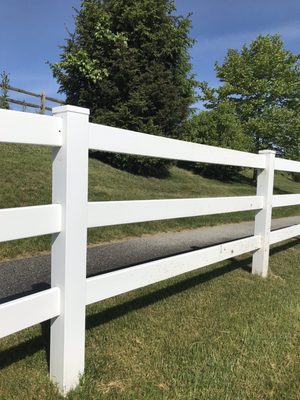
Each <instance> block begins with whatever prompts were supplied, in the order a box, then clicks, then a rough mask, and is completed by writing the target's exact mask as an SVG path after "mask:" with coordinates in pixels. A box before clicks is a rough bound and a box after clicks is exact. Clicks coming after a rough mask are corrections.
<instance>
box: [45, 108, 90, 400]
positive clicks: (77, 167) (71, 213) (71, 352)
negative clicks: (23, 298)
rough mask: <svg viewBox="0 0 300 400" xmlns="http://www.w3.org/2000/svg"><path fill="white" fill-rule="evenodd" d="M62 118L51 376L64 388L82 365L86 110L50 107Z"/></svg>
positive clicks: (55, 193) (56, 165)
mask: <svg viewBox="0 0 300 400" xmlns="http://www.w3.org/2000/svg"><path fill="white" fill-rule="evenodd" d="M53 114H54V115H55V116H56V117H61V118H62V120H63V129H62V136H63V145H62V147H61V148H59V149H58V148H56V149H54V153H53V161H52V168H53V169H52V172H53V177H52V179H53V184H52V185H53V186H52V187H53V189H52V201H53V203H59V204H61V205H62V231H61V232H60V233H59V234H56V235H53V241H52V260H51V264H52V265H51V268H52V271H51V285H52V287H58V288H59V289H60V293H61V296H60V303H61V309H60V315H59V316H58V317H57V318H54V319H53V320H52V321H51V340H50V376H51V379H52V380H53V381H54V382H55V383H57V384H58V386H59V389H60V391H61V392H62V393H66V392H67V391H69V390H70V389H72V388H73V387H75V386H76V384H78V382H79V377H80V375H81V374H82V373H83V371H84V350H85V307H86V245H87V201H88V198H87V185H88V133H89V110H88V109H85V108H80V107H74V106H62V107H56V108H54V109H53Z"/></svg>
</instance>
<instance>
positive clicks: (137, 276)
mask: <svg viewBox="0 0 300 400" xmlns="http://www.w3.org/2000/svg"><path fill="white" fill-rule="evenodd" d="M260 246H261V239H260V237H259V236H253V237H250V238H246V239H241V240H236V241H233V242H228V243H224V244H220V245H217V246H212V247H209V248H207V249H201V250H196V251H191V252H189V253H186V254H180V255H178V256H172V257H168V258H165V259H162V260H157V261H151V262H149V263H145V264H141V265H137V266H135V267H129V268H126V269H122V270H119V271H114V272H108V273H106V274H103V275H100V276H95V277H92V278H88V279H87V304H91V303H95V302H96V301H99V300H104V299H107V298H109V297H113V296H116V295H118V294H122V293H126V292H129V291H130V290H134V289H137V288H141V287H144V286H147V285H150V284H153V283H156V282H160V281H162V280H165V279H168V278H172V277H174V276H177V275H181V274H183V273H186V272H190V271H193V270H195V269H199V268H202V267H205V266H207V265H211V264H214V263H216V262H220V261H224V260H227V259H228V258H231V257H236V256H239V255H241V254H244V253H248V252H251V251H253V250H257V249H259V248H260Z"/></svg>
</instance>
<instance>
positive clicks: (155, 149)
mask: <svg viewBox="0 0 300 400" xmlns="http://www.w3.org/2000/svg"><path fill="white" fill-rule="evenodd" d="M88 114H89V110H87V109H83V108H79V107H73V106H63V107H57V108H56V109H54V115H53V116H43V115H37V114H28V113H23V112H16V111H7V110H0V142H3V143H20V144H34V145H46V146H51V147H53V148H54V150H53V159H52V172H53V174H52V204H48V205H38V206H31V207H20V208H8V209H2V210H0V242H1V241H8V240H16V239H21V238H26V237H31V236H39V235H45V234H53V240H52V250H51V264H52V265H51V289H47V290H44V291H41V292H39V293H37V294H33V295H30V296H25V297H21V298H19V299H17V300H13V301H9V302H7V303H4V304H2V305H0V321H1V322H0V337H4V336H7V335H9V334H12V333H14V332H18V331H20V330H22V329H25V328H27V327H29V326H32V325H35V324H37V323H40V322H43V321H46V320H48V319H51V320H52V322H51V343H50V376H51V379H52V380H53V381H54V382H56V383H57V384H58V386H59V388H60V390H61V392H62V393H66V392H68V391H69V390H70V389H72V388H73V387H74V386H76V384H77V383H78V381H79V376H80V374H82V373H83V371H84V343H85V333H84V329H85V307H86V305H88V304H92V303H94V302H97V301H101V300H104V299H107V298H110V297H112V296H116V295H119V294H122V293H126V292H128V291H130V290H134V289H138V288H141V287H144V286H146V285H150V284H153V283H156V282H159V281H162V280H164V279H168V278H171V277H174V276H178V275H180V274H183V273H187V272H190V271H193V270H197V269H199V268H203V267H205V266H207V265H211V264H213V263H217V262H220V261H224V260H227V259H230V258H232V257H236V256H239V255H241V254H245V253H253V261H252V272H253V273H256V274H258V275H260V276H263V277H265V276H267V272H268V263H269V247H270V245H272V244H275V243H278V242H280V241H283V240H287V239H291V238H293V237H296V236H298V235H300V224H299V225H294V226H290V227H287V228H282V229H278V230H276V231H271V215H272V208H275V207H286V206H293V205H298V204H300V194H284V195H273V187H274V171H276V170H281V171H290V172H300V162H296V161H291V160H284V159H279V158H276V157H275V153H274V152H272V151H263V152H260V154H252V153H246V152H241V151H236V150H230V149H223V148H218V147H214V146H207V145H202V144H197V143H189V142H184V141H181V140H175V139H169V138H165V137H159V136H153V135H149V134H143V133H138V132H133V131H127V130H124V129H118V128H112V127H107V126H103V125H96V124H92V123H89V121H88ZM89 149H92V150H98V151H108V152H114V153H126V154H133V155H140V156H149V157H159V158H166V159H174V160H185V161H192V162H202V163H212V164H221V165H232V166H241V167H249V168H256V169H257V170H258V179H257V193H256V195H255V196H235V197H215V198H191V199H156V200H126V201H96V202H88V191H87V190H88V150H89ZM251 210H253V211H255V212H256V215H255V228H254V233H253V235H252V236H250V237H247V238H245V239H240V240H234V241H230V242H227V243H221V244H218V245H214V246H211V247H208V248H203V249H200V250H193V251H190V252H187V253H184V254H179V255H175V256H171V257H167V258H163V259H159V260H155V261H150V262H146V263H143V264H140V265H135V266H132V267H128V268H125V269H120V270H117V271H113V272H108V273H103V274H101V275H98V276H94V277H90V278H88V279H86V245H87V239H86V237H87V229H88V228H93V227H104V226H110V225H117V224H130V223H137V222H147V221H155V220H164V219H172V218H186V217H196V216H203V215H211V214H221V213H229V212H240V211H251Z"/></svg>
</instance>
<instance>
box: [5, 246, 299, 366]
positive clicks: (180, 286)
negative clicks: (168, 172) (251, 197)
mask: <svg viewBox="0 0 300 400" xmlns="http://www.w3.org/2000/svg"><path fill="white" fill-rule="evenodd" d="M298 244H300V239H295V240H293V241H290V242H288V243H285V244H283V245H279V246H276V247H275V248H273V249H272V250H271V252H270V253H271V255H273V254H276V253H278V252H281V251H284V250H287V249H289V248H290V247H292V246H295V245H298ZM251 259H252V257H251V256H250V257H247V258H245V259H243V260H239V261H238V260H236V259H231V260H230V261H229V263H228V264H227V265H225V266H224V267H218V268H214V269H213V270H210V271H207V272H204V273H203V272H201V273H200V274H199V275H198V276H193V277H191V278H187V279H184V280H182V281H180V282H177V283H175V284H172V285H169V286H168V287H165V288H162V289H158V290H154V291H153V292H151V293H148V294H146V295H142V296H139V297H137V298H135V299H133V300H129V301H126V302H124V303H122V304H119V305H117V306H113V307H110V308H108V309H106V310H104V311H101V312H99V313H97V314H93V315H89V316H88V317H87V320H86V328H87V329H93V328H94V327H96V326H99V325H101V324H105V323H109V322H110V321H113V320H114V319H117V318H120V317H122V316H123V315H126V314H128V313H130V312H132V311H135V310H139V309H141V308H145V307H147V306H150V305H153V304H155V303H157V302H159V301H161V300H162V299H166V298H169V297H171V296H174V295H176V294H178V293H181V292H184V291H186V290H189V289H191V288H193V287H195V286H197V285H199V284H202V283H205V282H208V281H210V280H212V279H215V278H218V277H219V276H222V275H225V274H227V273H230V272H233V271H235V270H237V269H239V268H240V269H243V270H245V271H247V272H249V273H250V272H251ZM41 329H42V334H41V335H40V336H37V337H34V338H33V339H30V340H27V341H26V342H23V343H20V344H18V345H16V346H13V347H11V348H9V349H7V350H4V351H2V352H0V370H1V369H4V368H6V367H8V366H9V365H11V364H13V363H15V362H17V361H20V360H22V359H24V358H26V357H29V356H31V355H33V354H35V353H36V352H38V351H40V350H44V351H45V352H46V354H47V362H48V364H49V350H50V321H45V322H43V323H41Z"/></svg>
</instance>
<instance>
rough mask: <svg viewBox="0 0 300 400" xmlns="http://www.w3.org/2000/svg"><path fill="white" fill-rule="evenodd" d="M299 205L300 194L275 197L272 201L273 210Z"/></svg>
mask: <svg viewBox="0 0 300 400" xmlns="http://www.w3.org/2000/svg"><path fill="white" fill-rule="evenodd" d="M299 186H300V185H299ZM297 204H300V194H279V195H275V196H273V200H272V207H273V208H274V207H286V206H295V205H297Z"/></svg>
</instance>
